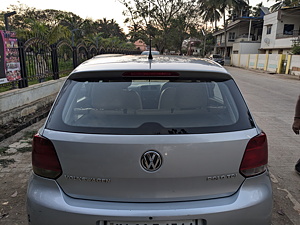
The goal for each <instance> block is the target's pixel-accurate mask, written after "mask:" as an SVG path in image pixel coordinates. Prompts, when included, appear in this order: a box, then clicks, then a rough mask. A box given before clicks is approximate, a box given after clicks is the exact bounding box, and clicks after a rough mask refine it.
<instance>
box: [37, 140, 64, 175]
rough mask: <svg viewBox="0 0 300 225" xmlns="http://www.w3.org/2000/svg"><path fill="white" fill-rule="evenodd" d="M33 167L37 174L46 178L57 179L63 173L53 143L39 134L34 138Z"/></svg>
mask: <svg viewBox="0 0 300 225" xmlns="http://www.w3.org/2000/svg"><path fill="white" fill-rule="evenodd" d="M32 167H33V171H34V173H35V174H37V175H39V176H42V177H46V178H52V179H56V178H58V177H59V176H60V175H61V173H62V169H61V166H60V163H59V160H58V157H57V154H56V151H55V148H54V146H53V144H52V142H51V141H50V140H49V139H47V138H44V137H41V136H40V135H38V134H36V135H35V136H34V137H33V143H32Z"/></svg>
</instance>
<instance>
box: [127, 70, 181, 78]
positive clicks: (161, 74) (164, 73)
mask: <svg viewBox="0 0 300 225" xmlns="http://www.w3.org/2000/svg"><path fill="white" fill-rule="evenodd" d="M178 76H179V73H176V72H167V71H161V72H160V71H133V72H125V73H123V77H178Z"/></svg>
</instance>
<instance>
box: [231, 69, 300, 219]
mask: <svg viewBox="0 0 300 225" xmlns="http://www.w3.org/2000/svg"><path fill="white" fill-rule="evenodd" d="M227 70H228V71H229V72H230V73H231V74H232V75H233V77H234V78H235V80H236V82H237V84H238V86H239V87H240V89H241V92H242V93H243V95H244V98H245V99H246V102H247V104H248V106H249V108H250V110H251V112H252V114H253V116H254V118H255V120H256V122H257V123H258V125H259V126H260V127H261V128H262V129H263V130H264V131H265V132H266V133H267V137H268V142H269V170H270V172H271V178H272V181H273V191H274V206H275V209H274V213H273V217H274V219H273V223H272V224H273V225H300V176H299V175H298V174H296V173H295V171H294V166H295V163H296V161H297V160H298V159H299V158H300V136H298V135H295V134H294V133H293V131H292V129H291V126H292V121H293V117H294V109H295V105H296V100H297V97H298V95H299V94H300V80H299V79H298V78H296V77H294V79H291V76H290V75H289V76H284V75H271V74H266V73H260V72H257V71H248V70H244V69H240V68H233V67H227ZM295 78H296V79H295Z"/></svg>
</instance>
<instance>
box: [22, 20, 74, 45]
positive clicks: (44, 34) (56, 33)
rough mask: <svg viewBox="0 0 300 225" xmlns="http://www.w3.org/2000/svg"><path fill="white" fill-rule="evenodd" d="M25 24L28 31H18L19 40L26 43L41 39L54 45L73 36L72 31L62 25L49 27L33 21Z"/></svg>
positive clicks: (27, 21)
mask: <svg viewBox="0 0 300 225" xmlns="http://www.w3.org/2000/svg"><path fill="white" fill-rule="evenodd" d="M25 22H26V23H27V26H28V29H18V30H17V36H18V38H19V39H21V40H24V41H25V40H27V39H30V38H33V37H39V38H41V39H43V40H45V41H47V42H48V43H49V44H54V43H56V42H58V41H59V40H61V39H65V38H69V37H70V36H71V32H70V30H69V29H68V28H67V27H65V26H62V25H60V24H57V25H55V26H49V25H47V24H45V23H43V22H39V21H37V20H32V19H26V21H25Z"/></svg>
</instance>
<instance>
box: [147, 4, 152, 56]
mask: <svg viewBox="0 0 300 225" xmlns="http://www.w3.org/2000/svg"><path fill="white" fill-rule="evenodd" d="M150 4H151V3H150V1H149V8H148V16H149V18H148V20H149V39H150V40H149V45H150V46H149V48H150V49H149V55H148V59H153V56H152V52H151V48H152V40H151V33H150V22H151V21H150V12H151V11H150V6H151V5H150Z"/></svg>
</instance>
